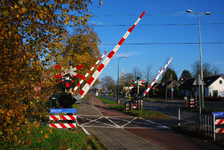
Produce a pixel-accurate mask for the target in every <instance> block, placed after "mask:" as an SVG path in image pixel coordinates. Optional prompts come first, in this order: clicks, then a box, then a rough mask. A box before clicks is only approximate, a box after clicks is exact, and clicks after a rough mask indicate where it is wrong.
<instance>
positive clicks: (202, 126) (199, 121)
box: [178, 108, 213, 136]
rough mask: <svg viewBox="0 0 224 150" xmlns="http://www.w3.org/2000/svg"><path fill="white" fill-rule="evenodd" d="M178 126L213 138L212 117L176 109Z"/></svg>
mask: <svg viewBox="0 0 224 150" xmlns="http://www.w3.org/2000/svg"><path fill="white" fill-rule="evenodd" d="M178 126H179V127H184V128H188V129H192V130H197V131H200V132H201V133H203V134H204V135H209V136H213V116H212V115H210V114H202V113H201V114H200V113H198V112H192V111H187V110H181V109H180V108H178Z"/></svg>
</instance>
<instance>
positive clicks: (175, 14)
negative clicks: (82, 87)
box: [93, 12, 224, 45]
mask: <svg viewBox="0 0 224 150" xmlns="http://www.w3.org/2000/svg"><path fill="white" fill-rule="evenodd" d="M222 13H224V12H211V14H222ZM138 15H139V14H126V15H121V14H119V15H94V16H93V17H119V16H138ZM163 15H164V16H180V15H189V14H187V13H174V14H145V16H163ZM222 24H224V22H220V23H201V24H200V25H222ZM93 25H94V27H107V26H108V27H109V26H116V27H119V26H120V27H124V26H130V25H128V24H126V25H125V24H120V25H97V24H93ZM183 25H184V26H186V27H187V26H191V25H198V24H197V23H194V24H139V25H138V26H153V27H154V38H155V39H156V33H155V27H156V26H183ZM219 34H220V33H219ZM219 36H220V35H219ZM220 39H221V38H220ZM223 43H224V42H221V40H220V42H203V43H201V44H223ZM152 44H157V45H165V44H199V43H197V42H180V43H178V42H177V43H175V42H174V43H158V42H151V43H124V44H123V45H152ZM101 45H116V44H113V43H102V44H101Z"/></svg>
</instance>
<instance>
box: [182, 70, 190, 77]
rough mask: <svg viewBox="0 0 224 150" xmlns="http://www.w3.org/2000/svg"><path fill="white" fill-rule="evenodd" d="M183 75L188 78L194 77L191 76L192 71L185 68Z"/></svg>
mask: <svg viewBox="0 0 224 150" xmlns="http://www.w3.org/2000/svg"><path fill="white" fill-rule="evenodd" d="M181 76H182V77H184V78H187V79H190V78H192V77H191V73H190V72H189V71H188V70H184V71H183V72H182V73H181Z"/></svg>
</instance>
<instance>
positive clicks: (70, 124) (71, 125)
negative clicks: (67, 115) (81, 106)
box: [68, 123, 76, 128]
mask: <svg viewBox="0 0 224 150" xmlns="http://www.w3.org/2000/svg"><path fill="white" fill-rule="evenodd" d="M68 125H69V126H70V127H72V128H76V126H74V125H73V124H72V123H68Z"/></svg>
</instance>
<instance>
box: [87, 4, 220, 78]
mask: <svg viewBox="0 0 224 150" xmlns="http://www.w3.org/2000/svg"><path fill="white" fill-rule="evenodd" d="M102 2H103V5H102V6H100V7H99V8H98V4H99V2H98V0H93V5H90V6H89V10H90V11H91V12H92V13H93V14H94V15H95V17H92V18H90V19H89V24H97V26H95V28H94V30H95V32H96V33H97V34H98V36H99V38H100V39H101V41H102V44H101V45H100V46H99V48H100V51H101V53H102V54H103V52H104V51H107V52H108V53H109V52H110V51H112V50H113V48H114V47H115V46H116V44H117V43H118V42H119V41H120V39H121V38H122V36H123V35H124V34H125V32H126V31H127V30H128V29H129V28H130V27H131V26H132V25H133V23H134V22H135V21H136V20H137V19H138V17H139V16H140V15H141V13H142V12H143V11H145V12H146V14H145V15H144V16H143V18H142V19H141V21H140V22H139V24H138V25H137V26H136V27H135V29H134V30H133V31H132V33H131V34H130V35H129V37H128V38H127V39H126V40H125V42H124V43H123V45H122V46H121V47H120V49H119V50H118V51H117V53H116V54H115V55H114V57H113V58H112V60H111V61H110V63H109V64H108V65H107V67H106V68H105V69H104V71H103V72H102V73H101V75H100V76H99V78H100V79H102V78H103V77H105V76H107V75H109V76H112V77H113V79H114V80H115V81H116V80H117V74H118V73H117V71H118V58H119V57H121V56H128V58H122V59H120V61H119V70H120V71H119V72H120V73H119V74H120V75H121V71H122V70H124V71H125V73H131V71H132V69H133V68H134V67H138V68H140V69H141V70H143V71H145V70H146V66H147V65H152V72H153V73H154V75H155V76H156V75H157V74H158V71H159V70H161V69H162V68H163V67H164V65H165V62H166V60H167V59H169V58H170V57H172V58H173V60H172V62H171V64H172V66H173V69H174V70H175V71H176V73H177V76H178V78H179V77H180V75H181V73H182V71H183V70H185V69H186V70H189V71H190V72H191V71H192V66H191V65H192V64H193V63H194V62H195V61H197V60H200V49H199V44H198V43H199V33H198V16H197V15H196V14H193V13H191V14H190V13H186V10H187V9H191V10H193V11H196V12H198V13H201V12H211V15H204V14H202V15H200V23H201V40H202V58H203V62H206V63H210V64H211V65H214V66H217V67H219V69H220V72H221V73H224V0H213V1H211V0H188V1H186V0H169V1H167V0H102ZM188 43H189V44H188Z"/></svg>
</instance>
